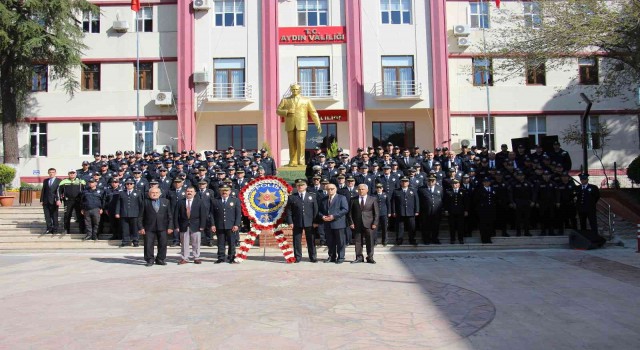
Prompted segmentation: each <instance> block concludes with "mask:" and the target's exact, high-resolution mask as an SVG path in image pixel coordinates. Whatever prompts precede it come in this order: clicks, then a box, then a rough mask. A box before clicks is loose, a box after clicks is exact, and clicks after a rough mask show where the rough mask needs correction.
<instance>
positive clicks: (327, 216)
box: [318, 183, 349, 264]
mask: <svg viewBox="0 0 640 350" xmlns="http://www.w3.org/2000/svg"><path fill="white" fill-rule="evenodd" d="M325 189H326V190H327V192H328V195H327V196H326V197H325V198H324V199H323V200H322V202H321V203H320V207H319V208H318V219H319V220H322V222H323V223H324V225H325V229H324V230H325V234H326V238H327V246H328V247H329V259H327V260H326V261H325V263H329V262H335V263H336V264H342V263H343V262H344V254H345V242H346V232H345V229H346V228H347V220H346V216H347V214H348V213H349V204H348V203H347V198H345V197H344V196H343V195H340V194H337V188H336V185H334V184H332V183H329V184H327V186H326V187H325Z"/></svg>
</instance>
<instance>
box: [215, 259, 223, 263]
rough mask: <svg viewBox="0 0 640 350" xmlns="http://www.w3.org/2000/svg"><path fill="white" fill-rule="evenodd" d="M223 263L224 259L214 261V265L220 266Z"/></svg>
mask: <svg viewBox="0 0 640 350" xmlns="http://www.w3.org/2000/svg"><path fill="white" fill-rule="evenodd" d="M223 262H224V259H218V260H216V261H214V262H213V263H214V264H222V263H223Z"/></svg>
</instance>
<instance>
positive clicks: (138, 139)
mask: <svg viewBox="0 0 640 350" xmlns="http://www.w3.org/2000/svg"><path fill="white" fill-rule="evenodd" d="M138 11H140V10H139V9H138ZM138 11H136V12H135V13H136V15H135V18H136V127H135V129H136V137H135V142H136V147H135V148H136V152H137V151H142V149H141V148H142V147H141V146H142V145H141V142H140V140H141V131H142V130H141V129H142V128H141V127H140V31H139V30H138Z"/></svg>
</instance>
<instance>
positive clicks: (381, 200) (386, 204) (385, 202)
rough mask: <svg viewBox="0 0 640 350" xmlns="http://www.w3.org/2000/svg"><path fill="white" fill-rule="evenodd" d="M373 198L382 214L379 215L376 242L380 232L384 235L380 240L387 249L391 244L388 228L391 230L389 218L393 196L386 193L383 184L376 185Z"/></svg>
mask: <svg viewBox="0 0 640 350" xmlns="http://www.w3.org/2000/svg"><path fill="white" fill-rule="evenodd" d="M373 196H374V197H375V198H376V200H377V201H378V208H379V209H380V213H379V215H378V229H377V230H376V242H377V236H378V235H377V233H378V232H380V233H381V234H382V236H381V238H380V240H381V242H382V246H383V247H386V246H387V244H389V239H388V228H389V217H390V216H391V195H390V194H388V193H385V192H384V185H382V184H381V183H378V184H376V191H375V193H374V194H373Z"/></svg>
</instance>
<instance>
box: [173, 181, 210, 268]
mask: <svg viewBox="0 0 640 350" xmlns="http://www.w3.org/2000/svg"><path fill="white" fill-rule="evenodd" d="M207 215H208V212H207V205H205V204H204V202H203V201H202V200H200V198H199V197H198V196H196V190H195V188H193V187H188V188H187V192H186V197H185V198H184V199H182V200H180V201H178V204H177V206H176V209H175V213H174V221H175V222H174V226H175V227H176V228H177V229H178V230H179V231H180V233H179V234H180V241H181V243H182V251H181V255H180V257H181V259H180V261H179V262H178V265H184V264H187V263H189V258H190V256H191V255H193V263H194V264H201V263H202V261H201V260H200V239H201V237H200V232H202V231H203V230H204V225H206V224H207ZM189 245H191V249H189Z"/></svg>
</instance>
